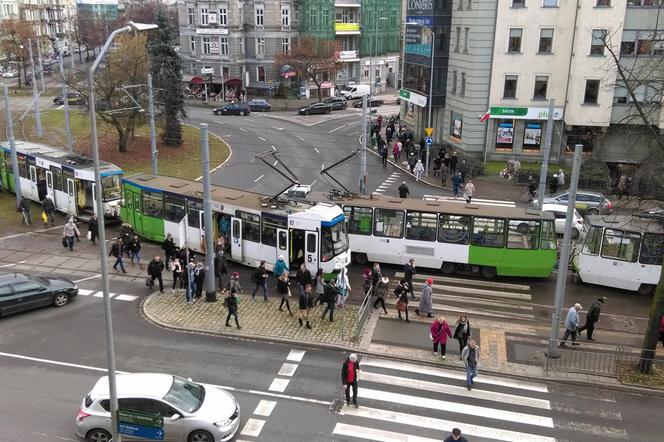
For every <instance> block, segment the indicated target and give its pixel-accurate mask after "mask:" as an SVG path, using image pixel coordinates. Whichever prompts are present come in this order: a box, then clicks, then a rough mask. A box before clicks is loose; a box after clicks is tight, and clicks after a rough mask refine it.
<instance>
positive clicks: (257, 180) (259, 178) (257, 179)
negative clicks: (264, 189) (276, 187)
mask: <svg viewBox="0 0 664 442" xmlns="http://www.w3.org/2000/svg"><path fill="white" fill-rule="evenodd" d="M264 176H265V175H261V176H259V177H258V178H256V179H255V180H254V183H257V182H259V181H260V180H262V179H263V177H264Z"/></svg>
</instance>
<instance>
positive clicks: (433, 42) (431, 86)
mask: <svg viewBox="0 0 664 442" xmlns="http://www.w3.org/2000/svg"><path fill="white" fill-rule="evenodd" d="M425 29H426V30H427V31H429V32H430V33H431V69H430V70H431V72H430V74H429V116H428V118H427V127H433V126H431V118H432V114H431V102H432V101H433V56H434V49H435V44H436V36H435V35H434V33H433V31H432V30H431V29H429V28H427V27H425ZM432 135H433V134H432ZM430 150H431V145H430V144H427V164H426V170H425V172H424V173H425V176H429V154H430Z"/></svg>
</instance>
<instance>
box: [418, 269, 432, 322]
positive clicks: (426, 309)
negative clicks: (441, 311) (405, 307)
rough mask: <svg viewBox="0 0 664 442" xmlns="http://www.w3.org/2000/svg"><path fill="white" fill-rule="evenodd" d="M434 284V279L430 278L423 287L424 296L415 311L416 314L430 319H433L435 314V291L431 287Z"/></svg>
mask: <svg viewBox="0 0 664 442" xmlns="http://www.w3.org/2000/svg"><path fill="white" fill-rule="evenodd" d="M432 284H433V279H431V278H428V279H427V280H426V282H425V283H424V286H423V287H422V296H421V297H420V305H419V306H418V308H416V309H415V314H416V315H417V316H419V315H420V314H425V313H426V315H427V317H428V318H431V314H432V313H433V300H432V297H433V291H432V289H431V285H432Z"/></svg>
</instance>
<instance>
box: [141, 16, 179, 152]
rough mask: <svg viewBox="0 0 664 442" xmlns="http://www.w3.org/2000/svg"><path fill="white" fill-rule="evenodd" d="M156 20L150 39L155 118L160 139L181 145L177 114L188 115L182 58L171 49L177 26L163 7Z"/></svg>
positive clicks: (166, 142)
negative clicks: (158, 127)
mask: <svg viewBox="0 0 664 442" xmlns="http://www.w3.org/2000/svg"><path fill="white" fill-rule="evenodd" d="M156 23H157V25H158V26H159V29H158V30H157V31H155V33H154V34H153V36H152V38H151V40H150V43H149V50H150V59H151V61H152V69H151V71H152V84H153V88H154V97H155V105H156V106H155V107H156V113H157V116H156V118H157V119H158V121H159V123H160V124H159V125H160V126H161V128H162V132H161V139H162V141H163V142H164V143H165V144H167V145H169V146H180V145H181V144H182V125H181V123H180V118H186V116H187V114H186V112H185V110H184V88H183V85H182V59H181V58H180V56H179V55H178V53H177V52H175V49H173V48H174V46H175V45H176V44H177V42H176V30H175V28H174V27H173V26H172V24H171V22H170V21H169V16H168V13H167V11H166V10H165V9H164V8H163V7H160V8H159V10H158V12H157V17H156Z"/></svg>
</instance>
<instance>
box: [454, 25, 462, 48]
mask: <svg viewBox="0 0 664 442" xmlns="http://www.w3.org/2000/svg"><path fill="white" fill-rule="evenodd" d="M460 45H461V28H460V27H459V26H457V28H456V42H455V43H454V52H459V46H460Z"/></svg>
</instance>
